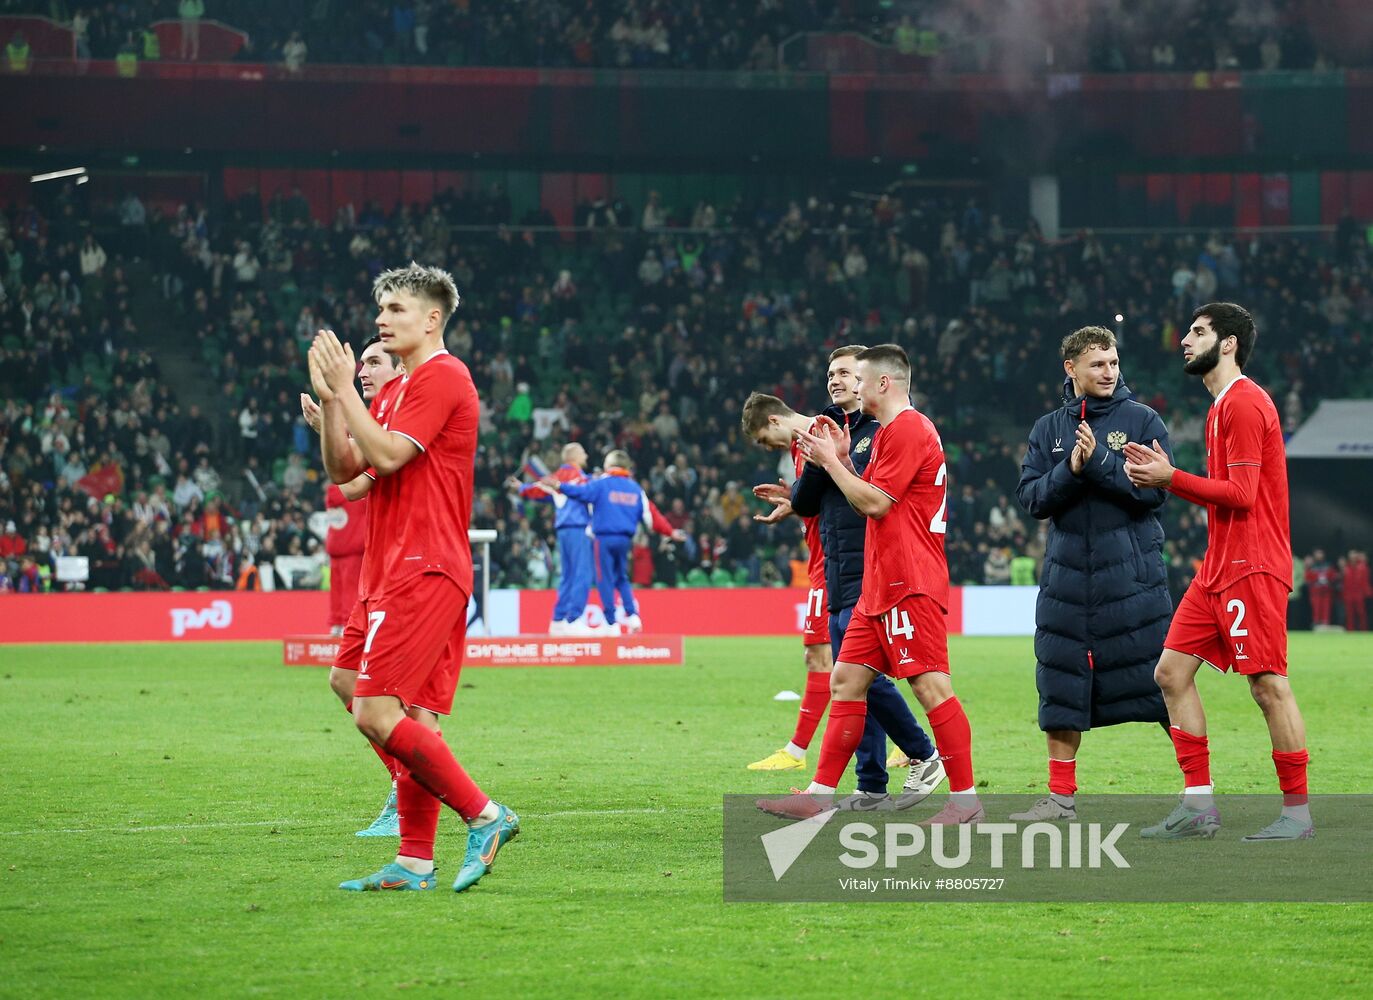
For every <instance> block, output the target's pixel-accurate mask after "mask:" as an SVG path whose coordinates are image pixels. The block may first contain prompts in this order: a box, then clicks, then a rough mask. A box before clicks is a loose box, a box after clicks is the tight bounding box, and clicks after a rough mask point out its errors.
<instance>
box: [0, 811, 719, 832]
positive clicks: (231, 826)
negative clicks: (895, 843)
mask: <svg viewBox="0 0 1373 1000" xmlns="http://www.w3.org/2000/svg"><path fill="white" fill-rule="evenodd" d="M668 811H669V810H668V809H666V808H657V809H562V810H559V811H557V812H531V813H523V814H522V815H525V816H528V817H530V818H532V819H556V818H558V817H563V816H658V815H661V814H663V813H666V812H668ZM671 812H675V813H687V812H691V813H698V812H719V809H717V808H715V807H713V806H709V807H702V806H690V807H686V808H682V809H673V810H671ZM296 825H299V824H298V823H297V821H296V820H289V819H264V820H253V821H251V822H247V823H164V824H160V825H156V826H87V827H69V828H66V829H58V830H0V837H37V836H41V835H44V834H54V833H65V834H81V833H159V832H160V833H175V832H176V831H178V830H238V829H245V828H248V827H256V826H296ZM314 825H316V826H318V825H321V823H320V822H319V821H315V822H314Z"/></svg>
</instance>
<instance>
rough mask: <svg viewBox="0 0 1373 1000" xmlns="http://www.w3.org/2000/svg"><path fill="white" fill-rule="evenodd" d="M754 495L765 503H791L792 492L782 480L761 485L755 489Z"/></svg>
mask: <svg viewBox="0 0 1373 1000" xmlns="http://www.w3.org/2000/svg"><path fill="white" fill-rule="evenodd" d="M753 495H754V496H755V497H757V498H758V499H759V500H762V501H763V502H764V503H784V502H785V503H790V502H791V490H789V489H787V486H786V484H785V483H783V482H782V481H781V480H778V481H777V482H775V483H759V484H758V485H757V486H755V487H754V488H753Z"/></svg>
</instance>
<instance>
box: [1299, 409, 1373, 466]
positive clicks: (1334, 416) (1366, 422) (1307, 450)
mask: <svg viewBox="0 0 1373 1000" xmlns="http://www.w3.org/2000/svg"><path fill="white" fill-rule="evenodd" d="M1287 457H1288V458H1373V400H1370V399H1327V400H1324V401H1323V402H1322V403H1321V405H1320V406H1318V407H1317V408H1316V412H1315V413H1313V414H1311V416H1310V417H1309V418H1308V419H1307V421H1306V423H1304V424H1302V425H1301V427H1300V428H1298V430H1297V433H1296V434H1294V435H1292V439H1291V440H1290V441H1288V442H1287Z"/></svg>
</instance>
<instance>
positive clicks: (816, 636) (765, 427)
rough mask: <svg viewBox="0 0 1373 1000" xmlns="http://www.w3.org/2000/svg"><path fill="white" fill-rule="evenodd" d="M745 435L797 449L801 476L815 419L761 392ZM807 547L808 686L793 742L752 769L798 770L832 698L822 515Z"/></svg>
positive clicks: (774, 518)
mask: <svg viewBox="0 0 1373 1000" xmlns="http://www.w3.org/2000/svg"><path fill="white" fill-rule="evenodd" d="M743 425H744V434H745V435H746V436H747V437H748V438H749V439H750V440H752V441H753V442H755V443H756V444H760V445H762V446H763V447H765V448H770V449H773V450H774V451H781V450H783V449H788V450H790V451H791V457H792V460H793V461H794V462H795V463H796V475H797V477H798V478H799V477H800V475H801V470H802V467H803V466H804V465H805V464H806V459H805V457H804V456H803V455H802V454H801V442H800V439H799V438H798V437H797V435H798V434H800V433H801V432H802V431H808V430H814V429H815V418H814V417H807V416H804V415H802V414H800V413H797V412H796V411H795V410H793V409H792V408H791V407H790V406H788V405H787V404H786V403H784V402H782V400H780V399H778V398H777V397H776V396H769V395H768V394H767V393H762V392H755V393H753V394H752V395H750V396H749V398H748V399H747V400H745V402H744V414H743ZM790 513H791V505H790V504H789V503H783V504H778V505H777V506H775V507H774V508H773V509H772V510H771V511H770V512H768V513H767V514H758V515H755V516H754V520H756V521H761V522H763V523H764V524H775V523H777V522H778V521H781V520H783V519H784V518H785V517H787V515H788V514H790ZM801 523H802V524H803V525H804V526H805V538H806V549H807V550H808V552H809V560H808V562H807V564H806V576H807V578H808V580H809V582H810V592H809V593H808V594H807V595H806V618H805V623H804V624H803V626H802V630H801V647H802V650H803V654H804V656H805V664H806V690H805V693H804V694H803V695H802V696H801V708H800V711H799V712H798V713H797V716H796V729H795V731H794V732H793V733H792V737H791V740H790V742H788V743H787V745H786V746H784V747H783V748H782V749H780V750H777V751H775V752H774V753H772V754H769V755H768V756H767V757H764V758H763V759H762V760H757V761H754V762H753V763H752V764H750V765H749V766H748V769H749V770H750V771H792V770H799V769H800V768H803V767H805V766H806V749H807V748H808V747H809V746H810V741H811V738H812V737H813V736H814V735H815V730H816V728H817V727H818V726H819V725H820V719H821V717H822V716H823V715H824V714H825V708H826V706H828V705H829V702H830V671H831V670H832V669H834V661H833V658H832V657H831V655H830V624H829V602H828V600H826V596H825V551H824V549H823V548H822V547H821V545H820V518H819V517H818V516H816V517H803V518H801Z"/></svg>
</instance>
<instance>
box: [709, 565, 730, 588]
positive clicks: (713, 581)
mask: <svg viewBox="0 0 1373 1000" xmlns="http://www.w3.org/2000/svg"><path fill="white" fill-rule="evenodd" d="M710 585H711V586H712V587H733V586H734V576H733V575H732V574H731V573H730V571H729V570H727V569H725V568H724V567H723V566H716V567H715V569H714V570H712V571H711V574H710Z"/></svg>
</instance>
